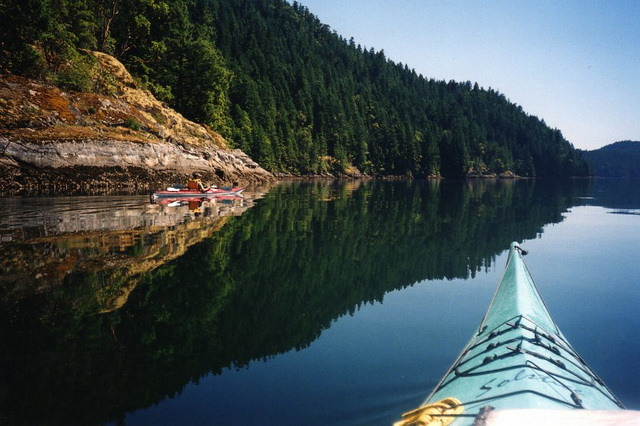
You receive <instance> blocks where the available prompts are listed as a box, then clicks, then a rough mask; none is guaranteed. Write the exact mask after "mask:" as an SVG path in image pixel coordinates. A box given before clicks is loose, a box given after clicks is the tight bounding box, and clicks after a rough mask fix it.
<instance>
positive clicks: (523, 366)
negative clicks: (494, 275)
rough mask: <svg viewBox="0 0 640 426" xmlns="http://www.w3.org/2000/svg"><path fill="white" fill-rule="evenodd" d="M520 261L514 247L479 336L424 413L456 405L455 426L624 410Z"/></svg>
mask: <svg viewBox="0 0 640 426" xmlns="http://www.w3.org/2000/svg"><path fill="white" fill-rule="evenodd" d="M522 254H523V253H522V250H521V249H520V248H519V246H518V245H517V244H516V243H512V244H511V249H510V252H509V259H508V261H507V266H506V268H505V272H504V275H503V277H502V280H501V282H500V284H499V286H498V288H497V289H496V292H495V294H494V297H493V300H492V302H491V304H490V306H489V309H488V311H487V313H486V314H485V317H484V318H483V320H482V322H481V323H480V326H479V327H478V331H477V333H476V334H475V335H474V336H473V337H472V338H471V340H470V341H469V343H468V344H467V346H466V347H465V348H464V350H463V351H462V353H461V354H460V355H459V357H458V359H457V360H456V361H455V362H454V364H453V366H452V367H451V368H450V370H449V371H448V372H447V374H446V375H445V376H444V378H443V379H442V380H441V381H440V383H439V384H438V385H437V386H436V388H435V389H434V390H433V392H432V393H431V395H429V397H428V398H427V399H426V401H425V402H424V403H423V405H422V407H423V408H424V407H428V406H429V405H430V404H434V403H436V402H437V401H441V400H447V399H449V400H451V399H452V398H453V400H454V401H456V403H455V404H452V407H453V408H455V409H456V410H457V411H458V412H456V413H452V414H450V415H449V416H450V419H451V418H452V419H454V421H453V423H451V424H452V425H456V426H458V425H465V424H472V423H473V421H474V419H475V418H476V417H477V416H478V414H480V413H481V412H482V411H483V410H487V409H488V408H487V407H491V409H497V410H504V409H522V408H536V409H554V410H558V409H560V410H564V409H589V410H619V409H622V408H624V406H623V405H622V403H621V402H620V401H619V400H618V399H617V398H616V397H615V396H614V395H613V394H612V393H611V391H610V390H609V389H608V388H607V387H606V385H605V384H604V382H603V381H602V380H601V379H600V378H599V377H598V376H597V375H596V374H595V372H593V370H591V368H589V367H588V366H587V364H586V363H585V362H584V360H583V359H582V358H581V357H580V355H579V354H578V353H577V352H576V351H575V350H574V349H573V348H572V347H571V345H570V344H569V342H568V341H567V340H566V338H565V337H564V336H563V334H562V333H561V331H560V330H559V328H558V327H557V325H556V324H555V322H554V321H553V319H552V318H551V316H550V314H549V311H548V309H547V307H546V305H545V303H544V301H543V299H542V297H541V296H540V294H539V292H538V290H537V289H536V286H535V283H534V281H533V279H532V277H531V274H530V273H529V270H528V269H527V267H526V265H525V263H524V261H523V259H522ZM460 411H463V413H462V414H460ZM398 424H411V423H402V422H399V423H398ZM417 424H420V423H417Z"/></svg>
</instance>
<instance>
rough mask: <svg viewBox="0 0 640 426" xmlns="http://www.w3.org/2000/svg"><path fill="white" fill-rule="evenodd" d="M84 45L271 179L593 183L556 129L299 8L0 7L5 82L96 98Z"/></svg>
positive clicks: (115, 3)
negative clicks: (13, 78)
mask: <svg viewBox="0 0 640 426" xmlns="http://www.w3.org/2000/svg"><path fill="white" fill-rule="evenodd" d="M87 49H88V50H100V51H103V52H106V53H109V54H111V55H114V56H115V57H116V58H118V59H119V60H120V61H122V62H123V63H124V64H125V65H126V66H127V68H128V69H129V70H130V71H131V72H132V73H133V74H134V76H135V77H136V79H137V80H138V81H139V83H140V84H141V85H142V86H143V87H145V88H147V89H149V90H150V91H151V92H152V93H153V94H154V95H155V96H156V97H157V98H158V99H160V100H162V101H164V102H166V103H167V104H168V105H170V106H171V107H173V108H175V109H176V110H177V111H179V112H181V113H182V114H183V115H185V116H186V117H187V118H189V119H192V120H194V121H197V122H199V123H203V124H206V125H208V126H210V127H211V128H213V129H214V130H216V131H217V132H219V133H220V134H222V135H223V136H224V137H225V138H226V139H227V141H228V143H229V145H230V146H232V147H236V148H240V149H242V150H243V151H245V152H246V153H247V154H249V155H250V156H251V157H252V158H253V159H255V160H256V161H257V162H259V163H260V164H261V165H262V166H263V167H265V168H266V169H268V170H270V171H272V172H274V173H284V174H296V175H298V174H319V173H325V172H327V171H332V172H339V173H347V174H350V173H357V172H358V171H359V172H362V173H366V174H369V175H394V176H407V177H423V176H443V177H446V178H462V177H466V176H478V175H490V174H500V173H505V172H506V173H508V172H512V173H515V174H517V175H520V176H542V177H554V178H556V177H563V176H586V175H588V174H589V167H588V165H587V163H586V162H585V161H583V160H582V158H581V155H580V152H578V151H577V150H576V149H575V148H574V147H573V146H572V145H571V144H570V143H569V142H568V141H567V140H566V139H565V138H564V137H563V135H562V133H561V132H560V131H559V130H558V129H551V128H549V127H548V126H547V125H546V124H545V122H544V121H543V120H541V119H540V118H538V117H535V116H532V115H529V114H527V113H526V112H525V111H523V109H522V107H520V106H519V105H516V104H514V103H512V102H510V101H509V100H508V98H507V97H506V96H505V95H504V94H502V93H499V92H498V91H496V90H493V89H491V88H488V89H487V88H483V87H481V86H479V84H478V83H472V82H470V81H466V82H455V81H449V82H446V81H436V80H433V79H429V78H428V77H425V76H423V75H420V74H417V73H416V72H415V70H413V69H411V68H410V66H409V65H408V64H402V63H395V62H394V61H393V60H392V59H391V58H387V57H386V55H385V53H384V51H382V50H379V51H376V50H375V49H374V48H369V49H367V48H366V47H363V46H361V45H360V44H356V43H355V41H354V40H353V39H349V40H347V39H345V38H343V37H342V36H341V35H339V34H337V33H336V32H335V31H333V30H332V29H331V28H330V27H329V26H328V25H327V24H325V23H322V22H320V20H319V19H318V18H317V17H316V16H314V15H313V14H312V13H311V12H310V11H309V10H308V9H307V8H306V7H304V6H303V5H301V4H299V3H297V2H295V1H294V2H291V3H290V2H287V1H285V0H251V1H247V0H173V1H170V2H169V1H166V0H4V1H3V2H2V3H1V4H0V72H1V73H5V74H6V73H13V74H19V75H23V76H27V77H31V78H38V79H42V80H45V81H49V82H51V83H53V84H57V85H59V86H61V87H64V88H65V89H67V90H78V91H89V92H91V91H94V92H98V93H99V92H100V91H101V90H103V89H102V88H101V87H97V86H96V83H95V82H96V81H98V80H97V79H94V78H93V76H94V75H95V73H96V72H98V71H96V69H95V68H96V65H95V63H94V62H93V61H94V60H93V59H92V57H91V55H86V54H84V53H83V52H85V51H86V50H87ZM424 54H425V55H428V54H429V52H424Z"/></svg>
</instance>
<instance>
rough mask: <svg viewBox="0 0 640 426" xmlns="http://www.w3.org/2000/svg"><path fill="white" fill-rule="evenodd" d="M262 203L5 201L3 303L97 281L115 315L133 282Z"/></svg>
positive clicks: (103, 304) (0, 246)
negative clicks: (74, 283)
mask: <svg viewBox="0 0 640 426" xmlns="http://www.w3.org/2000/svg"><path fill="white" fill-rule="evenodd" d="M258 196H260V194H259V193H250V194H248V195H247V197H244V198H238V199H226V198H225V199H216V198H210V199H200V200H188V201H176V202H172V203H170V204H168V205H156V204H150V203H149V201H148V197H144V196H142V197H136V196H134V197H131V196H128V197H124V196H121V197H61V198H15V199H3V200H2V201H1V202H0V270H1V271H2V274H1V275H0V295H2V297H3V298H4V299H8V300H11V299H14V300H15V299H17V298H21V297H26V296H30V295H33V294H36V293H40V292H46V291H47V290H48V289H50V288H52V287H56V286H64V285H65V283H66V282H67V281H69V280H78V281H83V280H87V281H89V280H92V279H93V280H95V279H97V280H99V281H100V282H101V284H100V287H101V288H100V290H96V294H101V297H96V299H95V303H94V305H95V309H96V310H97V311H99V312H104V311H108V310H112V309H116V308H118V307H120V306H121V305H122V304H123V303H124V302H125V301H126V299H127V296H128V294H129V293H130V291H131V290H132V289H133V288H134V287H135V285H136V283H137V280H135V279H132V278H133V277H135V276H140V275H141V274H142V273H144V272H147V271H150V270H152V269H154V268H156V267H157V266H159V265H161V264H163V263H166V262H168V261H170V260H172V259H175V258H177V257H179V256H181V255H183V254H184V253H185V251H186V250H187V249H188V247H190V246H192V245H193V244H196V243H198V242H199V241H202V240H203V239H206V238H209V237H210V236H211V235H213V234H214V233H215V232H217V231H218V230H219V229H220V228H221V227H222V226H223V225H224V223H225V221H226V218H227V217H229V216H239V215H241V214H242V213H243V212H244V211H246V210H247V209H248V208H249V207H251V206H252V205H253V203H254V200H255V199H256V198H257V197H258Z"/></svg>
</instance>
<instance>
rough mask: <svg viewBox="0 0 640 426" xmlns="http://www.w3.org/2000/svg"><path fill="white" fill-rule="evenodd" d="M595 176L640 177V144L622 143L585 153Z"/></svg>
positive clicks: (584, 155) (585, 157)
mask: <svg viewBox="0 0 640 426" xmlns="http://www.w3.org/2000/svg"><path fill="white" fill-rule="evenodd" d="M582 156H583V158H584V159H585V160H586V161H587V162H588V163H589V165H590V167H591V169H592V172H593V174H594V175H595V176H600V177H632V178H639V177H640V142H638V141H620V142H616V143H613V144H611V145H607V146H605V147H602V148H600V149H596V150H593V151H583V152H582Z"/></svg>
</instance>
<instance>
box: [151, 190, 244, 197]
mask: <svg viewBox="0 0 640 426" xmlns="http://www.w3.org/2000/svg"><path fill="white" fill-rule="evenodd" d="M243 191H244V188H242V187H234V188H228V189H227V188H213V189H208V190H206V191H197V190H191V189H180V190H177V191H176V190H174V191H171V190H167V191H156V192H153V193H152V194H151V199H153V200H159V199H202V198H210V197H236V198H241V197H242V195H241V194H242V192H243Z"/></svg>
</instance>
